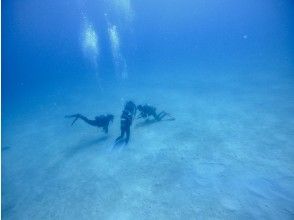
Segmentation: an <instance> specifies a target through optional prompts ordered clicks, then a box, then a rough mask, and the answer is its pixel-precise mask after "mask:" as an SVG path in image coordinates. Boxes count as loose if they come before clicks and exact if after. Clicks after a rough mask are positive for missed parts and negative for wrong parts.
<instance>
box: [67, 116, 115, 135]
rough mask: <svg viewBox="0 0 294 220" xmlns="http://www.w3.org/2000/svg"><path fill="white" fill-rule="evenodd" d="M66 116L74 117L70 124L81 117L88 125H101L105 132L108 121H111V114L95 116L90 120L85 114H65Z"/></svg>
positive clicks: (106, 131)
mask: <svg viewBox="0 0 294 220" xmlns="http://www.w3.org/2000/svg"><path fill="white" fill-rule="evenodd" d="M65 117H66V118H75V119H74V120H73V122H72V124H71V125H73V124H74V123H75V122H76V121H77V120H78V119H82V120H83V121H84V122H86V123H87V124H89V125H92V126H95V127H101V128H102V129H103V131H104V132H105V133H108V126H109V123H110V121H113V115H110V114H109V115H100V116H97V117H95V120H90V119H88V118H87V117H86V116H83V115H81V114H74V115H67V116H65Z"/></svg>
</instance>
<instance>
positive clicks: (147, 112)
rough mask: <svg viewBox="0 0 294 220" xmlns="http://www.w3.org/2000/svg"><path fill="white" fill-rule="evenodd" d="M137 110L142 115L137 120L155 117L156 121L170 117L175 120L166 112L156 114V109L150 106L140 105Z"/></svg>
mask: <svg viewBox="0 0 294 220" xmlns="http://www.w3.org/2000/svg"><path fill="white" fill-rule="evenodd" d="M137 109H138V110H139V112H140V114H139V116H138V118H137V119H139V118H144V119H147V118H148V117H149V116H153V117H154V119H155V120H156V121H160V120H162V119H163V118H164V117H165V116H169V117H170V119H172V120H174V118H173V117H171V116H170V114H168V113H166V112H165V111H162V112H160V113H159V114H157V113H156V108H155V107H153V106H150V105H147V104H145V105H138V106H137Z"/></svg>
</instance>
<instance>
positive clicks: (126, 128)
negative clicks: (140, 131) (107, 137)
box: [115, 101, 136, 144]
mask: <svg viewBox="0 0 294 220" xmlns="http://www.w3.org/2000/svg"><path fill="white" fill-rule="evenodd" d="M135 115H136V105H135V104H134V103H133V102H132V101H128V102H127V103H126V105H125V108H124V110H123V112H122V114H121V120H120V131H121V134H120V136H119V137H118V138H116V140H115V143H118V142H119V141H121V140H122V139H123V138H124V136H125V135H126V138H125V143H126V144H127V143H128V142H129V139H130V127H131V125H132V122H133V119H134V117H135Z"/></svg>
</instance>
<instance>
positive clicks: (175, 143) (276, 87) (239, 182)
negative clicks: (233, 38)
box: [2, 73, 294, 220]
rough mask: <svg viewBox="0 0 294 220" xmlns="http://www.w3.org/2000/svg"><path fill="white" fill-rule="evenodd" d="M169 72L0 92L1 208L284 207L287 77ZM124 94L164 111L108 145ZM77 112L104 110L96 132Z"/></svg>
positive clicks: (290, 193) (255, 215)
mask: <svg viewBox="0 0 294 220" xmlns="http://www.w3.org/2000/svg"><path fill="white" fill-rule="evenodd" d="M155 75H156V74H155ZM177 76H178V77H170V76H169V75H168V74H167V75H166V78H165V81H164V80H162V79H164V77H162V79H161V80H162V81H161V80H156V77H155V78H154V79H153V80H149V79H147V78H144V79H142V80H139V79H138V80H134V82H133V83H132V84H130V83H125V84H121V85H119V86H114V85H109V84H108V85H104V86H103V87H102V90H101V89H97V88H94V87H93V86H89V85H86V84H84V85H83V84H81V85H79V86H75V87H73V88H69V87H64V88H63V87H61V86H60V87H59V88H58V89H57V88H56V89H55V90H51V92H48V93H47V94H46V95H44V94H38V93H35V94H33V95H31V96H30V97H27V99H21V100H10V102H11V103H10V104H7V105H5V103H4V106H3V109H4V110H3V115H2V138H3V139H2V217H3V219H7V220H9V219H30V220H31V219H43V220H45V219H85V220H88V219H120V220H122V219H169V220H170V219H283V220H286V219H294V144H293V141H294V118H293V109H294V101H293V100H294V99H293V94H294V87H293V79H291V77H290V76H289V75H284V76H282V75H279V76H276V75H275V74H274V73H273V74H268V73H262V74H246V75H239V76H237V75H229V74H227V75H226V74H223V75H222V76H221V77H220V76H219V77H217V76H214V75H213V74H203V75H202V77H199V76H198V77H196V76H195V77H190V78H186V77H181V75H180V74H177ZM151 78H152V77H150V79H151ZM52 91H54V92H52ZM128 99H132V100H133V101H135V102H136V103H137V104H139V103H143V104H144V103H147V102H148V103H150V104H153V105H155V106H156V107H157V108H158V109H159V110H160V109H163V110H166V111H167V112H169V113H171V114H172V115H173V116H174V117H175V118H176V120H175V121H162V122H158V123H154V122H152V121H149V122H144V121H140V120H137V121H135V122H134V124H133V127H132V133H131V140H130V143H129V144H128V145H127V146H123V145H122V146H117V147H113V143H114V139H115V138H116V137H117V136H118V135H119V116H120V112H121V109H122V106H123V104H124V102H125V101H126V100H128ZM77 112H79V113H83V114H85V115H87V116H89V117H94V116H95V115H98V114H102V113H107V112H111V113H113V114H114V115H115V117H116V118H115V121H114V123H113V124H111V126H110V132H109V135H105V134H103V133H102V132H101V131H97V129H95V128H92V127H89V126H87V125H86V124H84V123H83V122H82V121H77V122H76V124H75V125H74V126H72V127H71V126H70V124H71V121H70V120H67V119H64V118H63V116H64V115H66V114H70V113H77Z"/></svg>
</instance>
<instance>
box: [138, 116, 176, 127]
mask: <svg viewBox="0 0 294 220" xmlns="http://www.w3.org/2000/svg"><path fill="white" fill-rule="evenodd" d="M174 120H175V119H174V118H171V119H163V120H160V121H157V120H155V119H146V120H145V121H142V122H139V123H137V124H136V125H135V128H140V127H145V126H149V125H152V124H155V123H158V122H164V121H174Z"/></svg>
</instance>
